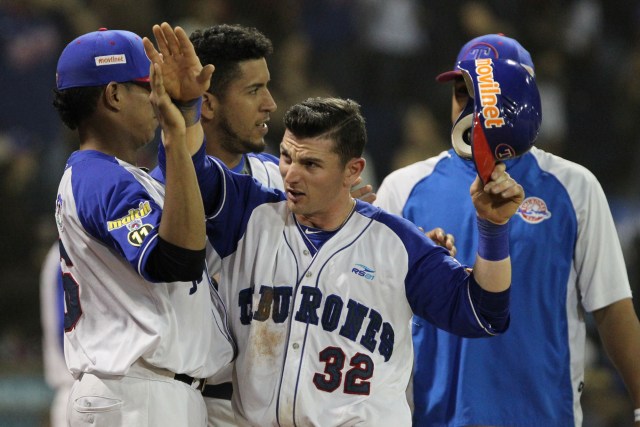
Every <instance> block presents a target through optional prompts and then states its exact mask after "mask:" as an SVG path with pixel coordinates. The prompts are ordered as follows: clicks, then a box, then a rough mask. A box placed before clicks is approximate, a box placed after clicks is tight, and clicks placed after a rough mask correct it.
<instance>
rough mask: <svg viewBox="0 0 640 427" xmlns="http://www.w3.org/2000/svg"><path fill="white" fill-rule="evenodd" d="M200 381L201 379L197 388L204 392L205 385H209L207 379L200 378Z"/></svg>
mask: <svg viewBox="0 0 640 427" xmlns="http://www.w3.org/2000/svg"><path fill="white" fill-rule="evenodd" d="M198 381H199V384H198V387H196V390H198V391H199V392H200V393H202V391H203V390H204V387H205V386H206V385H207V379H206V378H200V379H199V380H198Z"/></svg>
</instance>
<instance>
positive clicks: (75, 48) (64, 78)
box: [56, 28, 151, 90]
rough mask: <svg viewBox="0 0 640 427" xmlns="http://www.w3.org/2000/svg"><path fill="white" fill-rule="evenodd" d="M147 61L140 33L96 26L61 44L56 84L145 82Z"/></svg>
mask: <svg viewBox="0 0 640 427" xmlns="http://www.w3.org/2000/svg"><path fill="white" fill-rule="evenodd" d="M150 65H151V61H149V58H148V57H147V54H146V53H145V51H144V46H143V44H142V39H141V38H140V36H138V35H137V34H134V33H132V32H130V31H123V30H107V29H106V28H100V29H99V30H98V31H94V32H92V33H87V34H84V35H82V36H80V37H78V38H76V39H75V40H73V41H72V42H71V43H69V44H68V45H67V47H65V48H64V50H63V51H62V54H61V55H60V58H59V59H58V67H57V70H56V85H57V88H58V90H63V89H69V88H72V87H91V86H102V85H106V84H109V82H118V83H122V82H130V81H137V82H148V81H149V66H150Z"/></svg>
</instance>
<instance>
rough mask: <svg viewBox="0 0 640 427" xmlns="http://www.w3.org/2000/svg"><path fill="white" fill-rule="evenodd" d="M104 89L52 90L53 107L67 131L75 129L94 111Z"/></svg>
mask: <svg viewBox="0 0 640 427" xmlns="http://www.w3.org/2000/svg"><path fill="white" fill-rule="evenodd" d="M104 88H105V86H92V87H73V88H69V89H64V90H58V89H54V90H53V95H54V98H53V106H54V107H55V108H56V110H58V114H59V115H60V119H62V121H63V122H64V124H65V125H67V127H68V128H69V129H72V130H74V129H77V128H78V125H80V123H81V122H82V121H83V120H85V119H86V118H87V117H90V116H91V115H92V114H93V112H94V111H95V110H96V107H97V105H98V98H99V97H100V94H102V91H103V90H104Z"/></svg>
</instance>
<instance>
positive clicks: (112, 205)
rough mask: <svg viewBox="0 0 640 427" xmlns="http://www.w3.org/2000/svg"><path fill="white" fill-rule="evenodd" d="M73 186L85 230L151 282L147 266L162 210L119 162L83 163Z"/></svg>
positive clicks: (76, 169)
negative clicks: (146, 270)
mask: <svg viewBox="0 0 640 427" xmlns="http://www.w3.org/2000/svg"><path fill="white" fill-rule="evenodd" d="M71 183H72V188H73V194H74V200H75V202H76V211H77V214H78V217H79V219H80V222H81V223H82V226H83V227H84V229H85V230H86V231H87V232H88V233H89V234H90V235H91V236H93V237H94V238H96V239H98V240H99V241H101V242H102V243H104V244H105V245H107V246H108V247H110V248H112V249H114V250H115V251H116V252H118V253H119V254H120V255H121V256H123V257H124V258H125V259H126V260H127V262H129V264H131V266H132V267H133V268H134V269H135V270H136V271H138V274H140V275H141V276H143V277H144V278H145V279H147V280H150V281H151V278H150V277H147V275H146V274H145V273H144V270H145V269H144V268H143V266H144V264H145V263H146V259H147V257H148V255H149V253H150V252H151V251H152V250H153V249H154V248H155V245H156V244H157V236H158V227H159V225H160V219H161V217H162V209H161V208H160V206H158V204H157V203H156V202H155V201H154V199H153V198H152V197H151V195H150V194H149V193H148V192H147V190H146V189H145V188H144V186H143V185H142V184H141V183H140V182H138V181H137V180H136V179H135V177H134V176H133V175H132V174H131V173H129V172H128V171H127V170H126V169H124V168H123V167H121V166H120V165H118V164H117V163H116V162H115V161H114V162H113V163H111V164H109V165H108V166H107V167H105V163H104V162H100V163H99V164H95V163H94V162H91V161H85V162H81V163H80V164H78V165H76V166H74V167H73V174H72V182H71Z"/></svg>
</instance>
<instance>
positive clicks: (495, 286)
mask: <svg viewBox="0 0 640 427" xmlns="http://www.w3.org/2000/svg"><path fill="white" fill-rule="evenodd" d="M477 221H478V255H477V256H476V262H475V264H474V266H473V275H474V277H475V280H476V282H477V283H478V284H479V285H480V287H481V288H482V289H484V290H485V291H489V292H502V291H505V290H507V289H509V287H510V286H511V258H510V257H509V224H508V223H507V224H503V225H496V224H493V223H491V222H490V221H487V220H484V219H480V218H478V219H477Z"/></svg>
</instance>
